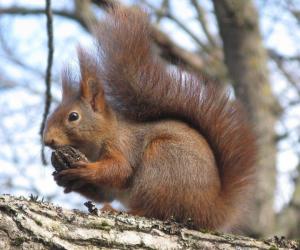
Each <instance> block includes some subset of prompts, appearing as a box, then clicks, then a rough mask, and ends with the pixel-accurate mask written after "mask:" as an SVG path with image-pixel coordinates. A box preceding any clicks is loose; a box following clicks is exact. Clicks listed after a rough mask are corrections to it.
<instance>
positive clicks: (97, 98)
mask: <svg viewBox="0 0 300 250" xmlns="http://www.w3.org/2000/svg"><path fill="white" fill-rule="evenodd" d="M80 97H81V98H82V99H84V100H86V101H88V102H89V103H90V104H91V106H92V108H93V110H94V111H104V110H105V108H106V105H105V96H104V91H103V88H102V86H101V83H99V82H97V79H93V78H90V79H81V81H80Z"/></svg>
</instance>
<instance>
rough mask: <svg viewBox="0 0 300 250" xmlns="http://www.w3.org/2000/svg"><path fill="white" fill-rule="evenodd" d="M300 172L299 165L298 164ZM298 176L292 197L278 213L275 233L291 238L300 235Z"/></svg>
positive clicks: (299, 187)
mask: <svg viewBox="0 0 300 250" xmlns="http://www.w3.org/2000/svg"><path fill="white" fill-rule="evenodd" d="M298 169H299V170H298V172H300V166H298ZM299 211H300V176H298V177H297V178H296V180H295V191H294V193H293V197H292V199H291V201H290V203H289V204H288V206H286V207H285V208H283V210H282V211H281V213H280V214H279V215H278V224H277V229H276V231H275V232H276V234H278V235H286V236H287V237H289V238H291V239H297V238H299V237H300V212H299Z"/></svg>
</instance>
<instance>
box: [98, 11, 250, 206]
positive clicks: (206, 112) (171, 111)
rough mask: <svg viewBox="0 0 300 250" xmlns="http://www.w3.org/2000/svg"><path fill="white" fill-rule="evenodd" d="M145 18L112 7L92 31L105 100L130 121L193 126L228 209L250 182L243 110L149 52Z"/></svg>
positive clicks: (241, 197) (215, 88) (217, 90)
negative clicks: (170, 120)
mask: <svg viewBox="0 0 300 250" xmlns="http://www.w3.org/2000/svg"><path fill="white" fill-rule="evenodd" d="M147 19H148V18H147V15H145V13H143V12H142V11H140V10H139V9H137V8H130V9H123V8H114V9H112V10H111V11H110V13H109V15H108V17H107V19H106V20H105V22H104V23H103V24H101V25H100V27H99V28H98V29H97V31H96V37H97V41H98V46H99V52H100V54H101V59H100V60H101V63H100V64H99V65H101V72H100V77H101V78H102V79H103V80H104V82H105V88H106V90H105V91H106V96H108V100H109V102H110V104H111V105H112V106H113V108H114V109H115V110H116V111H119V112H120V113H121V114H124V116H126V117H127V118H130V119H133V120H136V121H149V120H157V119H164V118H175V119H180V120H182V121H185V122H186V123H188V124H190V126H192V127H194V128H195V129H197V130H198V131H199V132H200V133H201V134H202V135H203V136H204V137H205V138H206V140H207V141H208V143H209V145H210V147H211V149H212V151H213V152H214V156H215V159H216V162H217V165H218V169H219V174H220V179H221V184H222V190H221V194H220V197H222V198H221V199H222V200H223V203H224V204H225V203H226V206H228V208H230V209H232V208H234V207H236V206H237V205H239V204H243V203H244V202H245V201H246V200H247V193H248V191H249V190H250V188H251V187H252V186H253V173H254V163H255V151H256V146H255V139H254V135H253V133H252V131H251V129H250V128H249V122H248V121H247V119H245V116H244V112H243V111H242V109H241V107H240V106H239V104H237V102H233V101H230V100H229V98H228V95H227V93H226V92H225V91H224V90H223V89H221V88H220V86H216V85H214V84H212V83H208V82H205V81H203V80H202V79H199V78H197V77H196V76H193V75H191V74H187V73H185V72H183V71H180V70H177V69H174V68H172V67H170V66H167V65H166V64H165V63H163V62H162V61H161V60H160V59H158V58H157V57H155V56H153V55H152V53H151V41H150V40H151V29H150V26H149V23H148V20H147Z"/></svg>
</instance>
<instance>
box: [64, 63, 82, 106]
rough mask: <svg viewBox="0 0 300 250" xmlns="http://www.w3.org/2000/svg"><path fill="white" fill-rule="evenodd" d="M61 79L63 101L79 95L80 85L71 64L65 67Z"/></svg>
mask: <svg viewBox="0 0 300 250" xmlns="http://www.w3.org/2000/svg"><path fill="white" fill-rule="evenodd" d="M61 79H62V80H61V82H62V99H63V101H65V100H68V99H71V98H75V97H77V96H78V93H79V89H78V85H77V84H76V79H75V77H74V75H73V74H72V70H71V69H70V67H69V66H64V67H63V69H62V72H61Z"/></svg>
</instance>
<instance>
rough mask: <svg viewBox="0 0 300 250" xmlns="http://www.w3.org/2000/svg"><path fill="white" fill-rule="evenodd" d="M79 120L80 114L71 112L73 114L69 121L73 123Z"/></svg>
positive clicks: (70, 115)
mask: <svg viewBox="0 0 300 250" xmlns="http://www.w3.org/2000/svg"><path fill="white" fill-rule="evenodd" d="M78 118H79V114H78V113H77V112H71V113H70V114H69V118H68V120H69V121H70V122H73V121H76V120H78Z"/></svg>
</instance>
